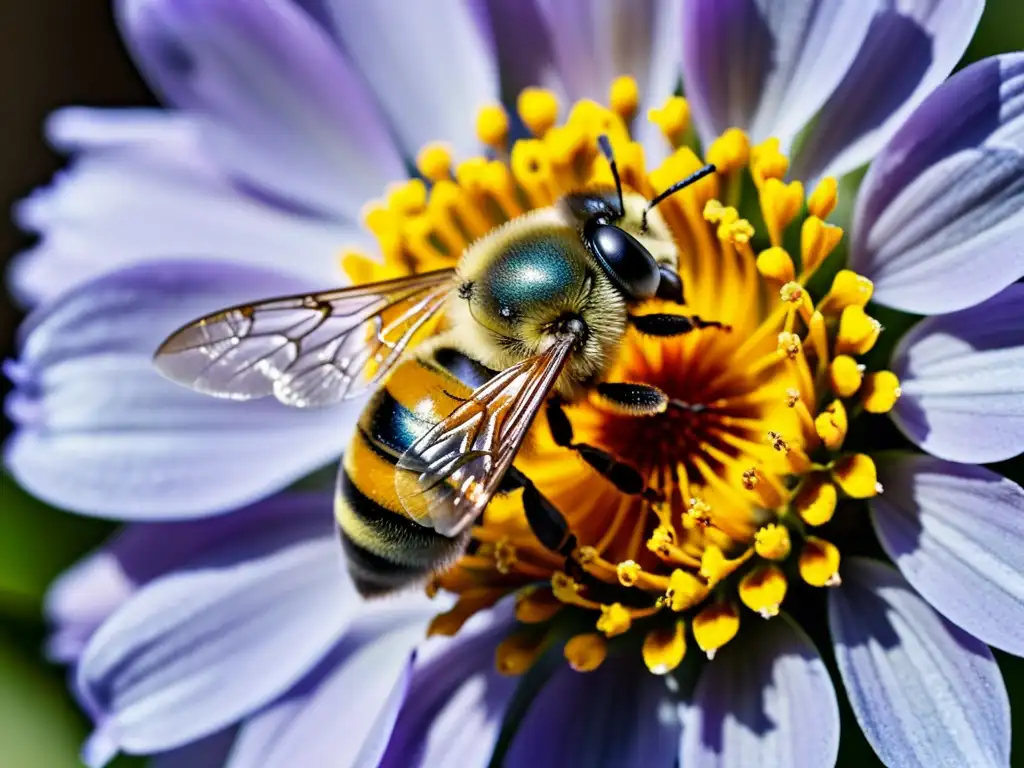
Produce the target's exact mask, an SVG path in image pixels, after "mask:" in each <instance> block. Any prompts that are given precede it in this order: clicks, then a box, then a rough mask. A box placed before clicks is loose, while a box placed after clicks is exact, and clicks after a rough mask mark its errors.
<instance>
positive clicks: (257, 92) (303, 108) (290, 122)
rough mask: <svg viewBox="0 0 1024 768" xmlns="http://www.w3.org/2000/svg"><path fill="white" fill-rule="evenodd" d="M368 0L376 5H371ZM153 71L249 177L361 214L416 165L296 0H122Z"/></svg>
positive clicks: (225, 160)
mask: <svg viewBox="0 0 1024 768" xmlns="http://www.w3.org/2000/svg"><path fill="white" fill-rule="evenodd" d="M360 7H364V6H363V5H360ZM117 8H118V16H119V21H120V23H121V27H122V29H123V30H124V34H125V37H126V38H127V40H128V42H129V45H130V47H131V49H132V51H133V52H134V54H135V55H136V57H137V59H138V60H139V63H140V66H141V68H142V69H143V71H144V72H145V73H146V74H147V75H148V77H149V79H150V80H151V81H152V82H153V83H154V84H155V85H156V86H157V87H158V88H159V89H160V90H161V91H162V92H163V94H164V95H165V96H166V97H167V98H168V99H169V100H170V101H171V102H173V103H174V104H176V105H177V106H180V107H183V108H185V109H188V110H190V111H192V112H194V113H195V114H196V116H197V117H198V118H199V119H200V120H201V121H202V137H203V140H204V141H205V142H206V145H207V146H208V147H209V148H210V150H211V154H212V155H213V156H214V157H215V158H216V159H217V161H218V162H220V163H221V164H222V165H223V167H224V168H225V169H227V170H228V171H230V172H231V173H232V174H234V175H235V176H236V177H237V178H240V179H244V180H245V181H247V182H249V183H252V184H255V185H258V186H259V187H261V188H263V189H265V190H267V191H269V192H271V193H274V194H276V195H279V196H281V197H282V198H285V199H287V200H292V201H294V202H296V203H298V204H300V205H304V206H308V207H310V208H312V209H314V210H317V211H320V212H323V213H327V214H330V215H333V216H338V217H341V218H343V219H347V220H349V221H354V220H355V219H356V217H357V215H358V212H359V209H360V207H361V206H362V205H363V204H364V203H365V202H366V200H367V199H369V198H371V197H373V196H374V195H377V194H379V193H380V191H381V190H382V189H383V187H384V185H385V184H386V183H387V182H389V181H394V180H396V179H400V178H402V177H403V176H404V175H405V169H404V166H403V164H402V162H401V157H400V155H399V154H398V153H397V152H396V151H395V149H394V147H393V146H392V144H391V140H390V138H389V134H388V130H387V126H386V124H385V121H384V120H383V119H382V118H381V116H380V114H379V112H378V111H377V108H376V106H375V102H374V100H373V98H372V97H371V95H370V94H369V93H368V91H367V89H366V88H365V86H364V84H363V82H362V80H361V78H360V77H359V75H358V74H357V73H356V72H355V71H353V69H352V67H351V66H350V65H349V63H348V62H347V61H346V60H345V58H344V56H343V55H342V54H341V52H340V51H339V50H338V48H337V46H336V44H335V43H334V42H333V41H332V40H331V39H330V37H329V36H328V34H327V32H326V31H325V30H323V29H322V28H321V27H320V26H318V25H317V24H316V22H315V21H314V20H313V19H312V18H311V17H310V16H308V15H307V14H306V13H304V12H303V11H302V10H300V9H299V8H297V7H295V6H294V5H292V4H291V3H290V2H273V3H270V2H258V3H254V2H251V1H250V0H119V2H118V5H117Z"/></svg>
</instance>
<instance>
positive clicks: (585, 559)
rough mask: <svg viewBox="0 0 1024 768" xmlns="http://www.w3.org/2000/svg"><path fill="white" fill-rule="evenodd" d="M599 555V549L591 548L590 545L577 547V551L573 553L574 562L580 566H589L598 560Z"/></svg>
mask: <svg viewBox="0 0 1024 768" xmlns="http://www.w3.org/2000/svg"><path fill="white" fill-rule="evenodd" d="M598 555H599V553H598V551H597V549H596V548H594V547H591V546H590V545H584V546H582V547H577V548H576V550H575V551H574V552H573V553H572V557H573V560H575V561H576V562H577V563H579V564H580V565H589V564H590V563H592V562H594V561H595V560H596V559H597V558H598Z"/></svg>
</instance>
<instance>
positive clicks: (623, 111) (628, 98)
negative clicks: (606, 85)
mask: <svg viewBox="0 0 1024 768" xmlns="http://www.w3.org/2000/svg"><path fill="white" fill-rule="evenodd" d="M639 103H640V88H639V87H638V86H637V84H636V80H634V79H633V78H632V77H630V76H629V75H623V76H622V77H617V78H615V80H614V81H612V86H611V88H610V89H609V90H608V104H609V106H611V108H612V111H613V112H614V113H615V114H617V115H618V116H619V117H621V118H622V119H623V120H631V119H632V118H633V115H635V114H636V108H637V105H638V104H639Z"/></svg>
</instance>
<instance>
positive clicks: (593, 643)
mask: <svg viewBox="0 0 1024 768" xmlns="http://www.w3.org/2000/svg"><path fill="white" fill-rule="evenodd" d="M563 653H564V654H565V659H566V661H568V662H569V666H570V667H572V668H573V669H574V670H576V671H577V672H593V671H594V670H595V669H597V668H598V667H600V666H601V664H603V663H604V660H605V659H606V658H607V657H608V641H607V640H605V639H604V638H603V637H602V636H601V635H599V634H597V633H596V632H587V633H586V634H583V635H576V636H575V637H571V638H569V641H568V642H567V643H566V644H565V648H564V649H563Z"/></svg>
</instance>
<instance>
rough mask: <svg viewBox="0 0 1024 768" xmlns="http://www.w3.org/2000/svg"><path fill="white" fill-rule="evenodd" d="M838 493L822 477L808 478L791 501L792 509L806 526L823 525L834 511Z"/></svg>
mask: <svg viewBox="0 0 1024 768" xmlns="http://www.w3.org/2000/svg"><path fill="white" fill-rule="evenodd" d="M838 499H839V493H838V492H837V491H836V487H835V486H834V485H832V483H830V482H829V481H828V480H827V479H826V478H825V477H823V476H822V475H811V476H810V477H808V478H807V479H806V480H805V481H804V483H803V485H802V486H801V487H800V490H799V491H798V492H797V494H796V498H795V499H793V509H794V510H796V513H797V514H798V515H799V516H800V519H801V520H803V521H804V522H805V523H807V524H808V525H815V526H817V525H824V524H825V523H827V522H828V521H829V520H831V519H832V515H833V514H835V511H836V502H837V501H838Z"/></svg>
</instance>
